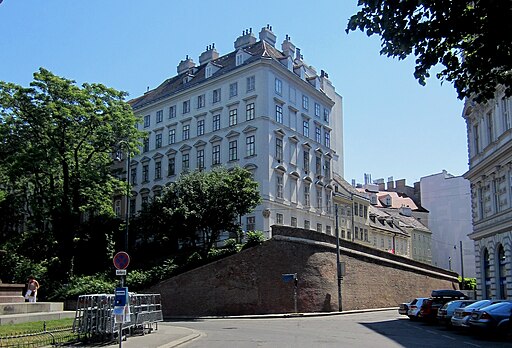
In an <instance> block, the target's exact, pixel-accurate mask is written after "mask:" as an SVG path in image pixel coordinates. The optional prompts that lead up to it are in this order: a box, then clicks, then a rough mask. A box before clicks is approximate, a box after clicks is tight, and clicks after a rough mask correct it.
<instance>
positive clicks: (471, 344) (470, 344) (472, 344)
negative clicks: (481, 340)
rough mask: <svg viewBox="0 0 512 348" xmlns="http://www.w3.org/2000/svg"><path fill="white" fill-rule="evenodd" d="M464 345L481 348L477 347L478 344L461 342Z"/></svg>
mask: <svg viewBox="0 0 512 348" xmlns="http://www.w3.org/2000/svg"><path fill="white" fill-rule="evenodd" d="M463 343H464V344H467V345H469V346H473V347H482V346H481V345H478V344H474V343H471V342H463Z"/></svg>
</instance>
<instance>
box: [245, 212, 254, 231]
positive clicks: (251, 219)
mask: <svg viewBox="0 0 512 348" xmlns="http://www.w3.org/2000/svg"><path fill="white" fill-rule="evenodd" d="M245 228H246V230H247V231H254V230H255V229H256V217H254V216H248V217H247V220H246V223H245Z"/></svg>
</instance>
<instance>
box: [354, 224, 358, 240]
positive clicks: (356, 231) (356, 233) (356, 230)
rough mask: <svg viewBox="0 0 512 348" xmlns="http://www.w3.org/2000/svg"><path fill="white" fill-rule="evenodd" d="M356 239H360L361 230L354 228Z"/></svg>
mask: <svg viewBox="0 0 512 348" xmlns="http://www.w3.org/2000/svg"><path fill="white" fill-rule="evenodd" d="M354 238H355V239H359V228H358V227H357V226H356V227H354Z"/></svg>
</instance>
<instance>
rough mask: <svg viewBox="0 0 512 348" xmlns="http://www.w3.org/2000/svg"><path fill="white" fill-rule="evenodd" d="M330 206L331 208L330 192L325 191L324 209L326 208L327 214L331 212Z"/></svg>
mask: <svg viewBox="0 0 512 348" xmlns="http://www.w3.org/2000/svg"><path fill="white" fill-rule="evenodd" d="M331 208H332V204H331V194H330V192H326V193H325V210H326V212H327V214H330V213H331Z"/></svg>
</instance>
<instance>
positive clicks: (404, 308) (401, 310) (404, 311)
mask: <svg viewBox="0 0 512 348" xmlns="http://www.w3.org/2000/svg"><path fill="white" fill-rule="evenodd" d="M410 303H411V302H404V303H400V307H398V314H402V315H407V312H408V311H409V304H410Z"/></svg>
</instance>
